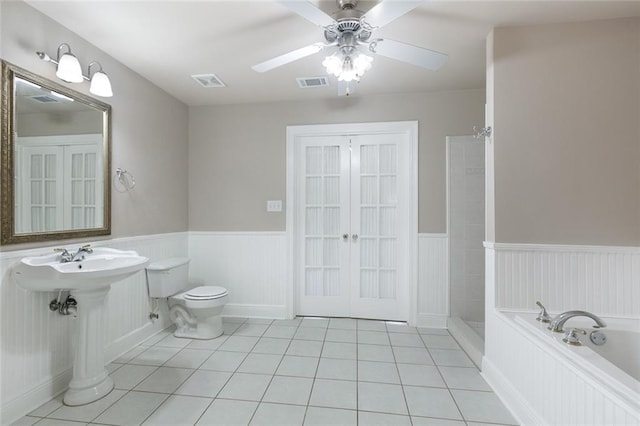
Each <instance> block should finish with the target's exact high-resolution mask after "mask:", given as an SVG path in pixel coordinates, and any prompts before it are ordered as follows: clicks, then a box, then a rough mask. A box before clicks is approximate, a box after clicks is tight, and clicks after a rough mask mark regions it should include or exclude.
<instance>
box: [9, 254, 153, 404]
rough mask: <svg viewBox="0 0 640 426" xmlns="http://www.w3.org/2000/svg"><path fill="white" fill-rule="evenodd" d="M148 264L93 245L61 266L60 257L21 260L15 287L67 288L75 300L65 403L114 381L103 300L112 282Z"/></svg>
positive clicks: (88, 398) (92, 396)
mask: <svg viewBox="0 0 640 426" xmlns="http://www.w3.org/2000/svg"><path fill="white" fill-rule="evenodd" d="M148 264H149V259H147V258H146V257H144V256H139V255H138V253H136V252H135V251H123V250H116V249H110V248H104V247H96V248H94V249H93V252H92V253H87V254H86V255H85V258H84V259H83V260H81V261H77V262H66V263H61V262H60V254H59V253H53V254H49V255H45V256H33V257H25V258H24V259H22V260H21V261H20V262H18V263H16V264H15V265H14V267H13V270H12V275H13V277H14V279H15V280H16V282H17V283H18V285H20V286H21V287H23V288H25V289H27V290H33V291H48V292H53V291H57V290H69V291H70V292H71V294H72V295H73V297H74V298H75V299H76V301H77V302H78V322H79V323H78V327H77V339H76V343H77V347H76V352H75V358H74V362H73V379H71V382H70V383H69V390H68V391H67V392H66V393H65V395H64V403H65V404H66V405H72V406H75V405H84V404H88V403H90V402H93V401H96V400H98V399H100V398H102V397H104V396H105V395H107V394H108V393H109V392H111V390H112V389H113V380H112V379H111V377H109V374H108V373H107V371H106V370H105V368H104V365H105V362H104V346H103V341H104V340H103V335H104V332H103V331H104V324H105V318H104V316H105V312H104V299H105V297H106V295H107V293H109V289H110V288H111V284H112V283H114V282H116V281H119V280H122V279H124V278H127V277H128V276H130V275H133V274H135V273H136V272H138V271H140V270H141V269H143V268H144V267H145V266H147V265H148Z"/></svg>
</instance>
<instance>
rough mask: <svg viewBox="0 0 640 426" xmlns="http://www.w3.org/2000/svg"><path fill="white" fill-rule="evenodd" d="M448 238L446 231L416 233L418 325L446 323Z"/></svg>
mask: <svg viewBox="0 0 640 426" xmlns="http://www.w3.org/2000/svg"><path fill="white" fill-rule="evenodd" d="M448 244H449V240H448V238H447V235H446V234H419V235H418V321H417V325H418V326H419V327H441V328H445V327H446V326H447V317H448V316H449V261H448V257H449V255H448V253H449V246H448Z"/></svg>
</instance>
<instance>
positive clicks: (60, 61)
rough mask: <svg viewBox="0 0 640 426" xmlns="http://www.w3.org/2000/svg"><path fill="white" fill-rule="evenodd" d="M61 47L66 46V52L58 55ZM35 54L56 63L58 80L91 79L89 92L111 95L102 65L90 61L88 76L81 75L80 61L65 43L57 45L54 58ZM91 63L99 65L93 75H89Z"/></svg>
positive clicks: (41, 53) (76, 80)
mask: <svg viewBox="0 0 640 426" xmlns="http://www.w3.org/2000/svg"><path fill="white" fill-rule="evenodd" d="M63 48H66V50H67V52H66V53H64V54H62V56H60V53H61V51H62V49H63ZM36 55H38V57H39V58H40V59H42V60H43V61H47V62H51V63H54V64H56V65H57V69H56V76H57V77H58V78H59V79H60V80H62V81H66V82H67V83H82V82H83V81H84V80H87V81H91V86H90V87H89V91H90V92H91V93H93V94H94V95H96V96H101V97H104V98H110V97H111V96H113V91H112V90H111V81H109V77H107V74H106V73H105V72H104V71H103V70H102V65H100V63H99V62H96V61H93V62H91V63H90V64H89V66H88V67H87V74H88V76H85V75H83V74H82V68H81V67H80V62H79V61H78V58H76V57H75V55H74V54H73V53H71V47H70V46H69V45H68V44H67V43H62V44H61V45H60V46H58V55H57V57H56V59H53V58H51V57H50V56H49V55H47V54H46V53H44V52H36ZM92 65H97V66H98V67H99V70H98V71H96V72H94V73H93V76H91V66H92Z"/></svg>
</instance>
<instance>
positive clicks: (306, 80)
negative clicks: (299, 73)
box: [296, 77, 329, 89]
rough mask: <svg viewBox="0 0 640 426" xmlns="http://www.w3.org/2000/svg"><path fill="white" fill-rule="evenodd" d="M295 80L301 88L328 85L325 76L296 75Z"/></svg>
mask: <svg viewBox="0 0 640 426" xmlns="http://www.w3.org/2000/svg"><path fill="white" fill-rule="evenodd" d="M296 80H297V81H298V86H300V88H302V89H308V88H310V87H324V86H328V85H329V79H328V78H327V77H298V78H296Z"/></svg>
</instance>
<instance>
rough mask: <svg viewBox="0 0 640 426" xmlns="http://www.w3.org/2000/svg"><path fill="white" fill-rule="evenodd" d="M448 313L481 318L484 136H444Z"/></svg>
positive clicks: (482, 299) (470, 320) (452, 315)
mask: <svg viewBox="0 0 640 426" xmlns="http://www.w3.org/2000/svg"><path fill="white" fill-rule="evenodd" d="M447 153H448V156H447V158H448V160H447V161H448V165H447V166H448V176H447V181H448V200H449V202H448V204H449V206H448V216H449V268H450V269H449V277H450V296H449V300H450V315H451V317H460V318H462V319H463V320H464V321H468V322H471V323H478V322H484V247H483V245H482V243H483V241H484V235H485V221H484V216H485V209H484V206H485V189H484V188H485V185H484V175H485V169H484V167H485V166H484V164H485V163H484V140H482V139H475V138H473V137H472V136H452V137H447Z"/></svg>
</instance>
